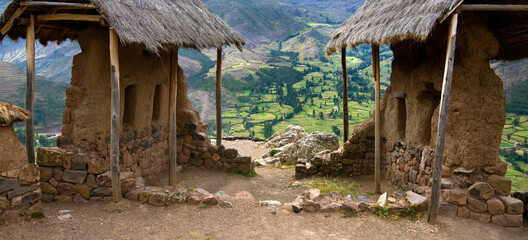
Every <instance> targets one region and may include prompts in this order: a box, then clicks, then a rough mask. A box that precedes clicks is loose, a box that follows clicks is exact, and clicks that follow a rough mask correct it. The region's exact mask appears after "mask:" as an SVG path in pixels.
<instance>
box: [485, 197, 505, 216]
mask: <svg viewBox="0 0 528 240" xmlns="http://www.w3.org/2000/svg"><path fill="white" fill-rule="evenodd" d="M487 204H488V212H489V213H490V214H491V215H497V214H503V213H504V209H505V207H504V203H502V201H501V200H500V199H498V198H492V199H490V200H488V201H487Z"/></svg>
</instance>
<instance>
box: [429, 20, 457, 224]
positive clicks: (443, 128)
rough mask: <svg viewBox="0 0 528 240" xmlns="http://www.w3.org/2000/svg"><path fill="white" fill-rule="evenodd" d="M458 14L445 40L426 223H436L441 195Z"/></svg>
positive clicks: (452, 21)
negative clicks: (444, 55) (443, 67)
mask: <svg viewBox="0 0 528 240" xmlns="http://www.w3.org/2000/svg"><path fill="white" fill-rule="evenodd" d="M457 24H458V14H457V13H455V14H453V16H452V17H451V23H450V25H449V38H448V40H447V52H446V61H445V69H444V79H443V83H442V99H441V100H440V113H439V117H438V118H439V119H438V132H437V134H436V148H435V160H434V167H433V186H432V189H431V205H430V207H429V216H428V219H427V222H429V223H434V222H436V217H437V214H438V205H439V200H440V194H441V192H440V191H441V184H442V166H443V164H444V147H445V139H446V132H447V117H448V110H449V97H450V96H451V82H452V80H453V64H454V62H455V46H456V33H457Z"/></svg>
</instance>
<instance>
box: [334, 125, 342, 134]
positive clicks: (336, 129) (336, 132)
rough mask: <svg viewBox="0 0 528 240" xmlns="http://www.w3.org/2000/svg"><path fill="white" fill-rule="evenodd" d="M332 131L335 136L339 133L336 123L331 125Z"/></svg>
mask: <svg viewBox="0 0 528 240" xmlns="http://www.w3.org/2000/svg"><path fill="white" fill-rule="evenodd" d="M332 132H334V133H335V134H336V135H337V136H339V135H340V134H341V130H340V129H339V128H338V127H337V126H336V125H332Z"/></svg>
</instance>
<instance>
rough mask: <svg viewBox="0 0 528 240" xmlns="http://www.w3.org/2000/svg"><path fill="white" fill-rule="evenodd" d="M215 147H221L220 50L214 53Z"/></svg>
mask: <svg viewBox="0 0 528 240" xmlns="http://www.w3.org/2000/svg"><path fill="white" fill-rule="evenodd" d="M216 146H219V147H220V146H222V48H218V49H217V51H216Z"/></svg>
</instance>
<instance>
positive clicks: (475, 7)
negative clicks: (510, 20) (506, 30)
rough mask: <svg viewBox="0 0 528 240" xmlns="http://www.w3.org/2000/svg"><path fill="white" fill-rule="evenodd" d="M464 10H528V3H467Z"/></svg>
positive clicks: (463, 6) (463, 7)
mask: <svg viewBox="0 0 528 240" xmlns="http://www.w3.org/2000/svg"><path fill="white" fill-rule="evenodd" d="M461 7H462V11H501V12H504V11H528V5H504V4H503V5H498V4H467V5H462V6H461Z"/></svg>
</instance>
